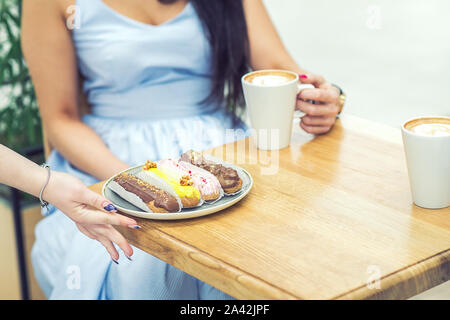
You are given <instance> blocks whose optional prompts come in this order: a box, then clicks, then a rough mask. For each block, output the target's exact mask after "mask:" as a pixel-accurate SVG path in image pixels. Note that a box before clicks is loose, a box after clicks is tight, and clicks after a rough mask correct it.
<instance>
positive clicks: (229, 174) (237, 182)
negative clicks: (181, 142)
mask: <svg viewBox="0 0 450 320" xmlns="http://www.w3.org/2000/svg"><path fill="white" fill-rule="evenodd" d="M180 160H181V161H185V162H188V163H191V164H193V165H195V166H197V167H200V168H202V169H203V170H206V171H208V172H210V173H212V174H213V175H214V176H215V177H216V178H217V179H218V180H219V182H220V185H221V187H222V189H223V191H224V192H225V194H233V193H236V192H238V191H239V190H241V188H242V179H241V178H240V177H239V175H238V173H237V171H236V170H235V169H233V168H230V167H226V166H224V165H222V164H220V163H216V162H214V161H212V160H207V159H205V157H204V156H203V155H202V154H201V153H200V152H196V151H193V150H190V151H188V152H185V153H184V154H183V155H182V156H181V159H180Z"/></svg>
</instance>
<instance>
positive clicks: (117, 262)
mask: <svg viewBox="0 0 450 320" xmlns="http://www.w3.org/2000/svg"><path fill="white" fill-rule="evenodd" d="M111 260H112V261H113V262H114V263H115V264H119V261H117V260H114V259H113V258H111Z"/></svg>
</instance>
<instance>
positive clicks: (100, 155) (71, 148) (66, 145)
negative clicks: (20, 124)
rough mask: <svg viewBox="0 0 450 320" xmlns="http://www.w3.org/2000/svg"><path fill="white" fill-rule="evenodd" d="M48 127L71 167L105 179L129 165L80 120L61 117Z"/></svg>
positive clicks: (55, 143) (54, 145)
mask: <svg viewBox="0 0 450 320" xmlns="http://www.w3.org/2000/svg"><path fill="white" fill-rule="evenodd" d="M49 123H51V125H49V126H47V127H46V129H47V134H48V137H49V140H50V143H51V144H52V146H53V147H55V148H56V149H57V150H58V151H59V152H60V153H61V154H62V155H63V156H64V157H65V158H66V159H67V160H68V161H69V162H70V163H71V164H73V165H74V166H76V167H77V168H79V169H81V170H82V171H84V172H86V173H88V174H90V175H92V176H94V177H96V178H97V179H99V180H105V179H107V178H109V177H110V176H112V175H114V174H116V173H117V172H120V171H122V170H125V169H126V168H128V167H129V166H128V165H127V164H126V163H124V162H122V161H121V160H120V159H118V158H117V157H116V156H115V155H114V154H113V153H112V152H111V151H110V150H109V149H108V147H107V146H106V145H105V143H104V142H103V140H102V139H101V138H100V136H99V135H98V134H97V133H96V132H95V131H94V130H92V129H91V128H90V127H89V126H87V125H86V124H84V123H83V122H81V121H80V120H78V119H73V118H70V117H64V116H58V118H55V119H54V120H53V121H49Z"/></svg>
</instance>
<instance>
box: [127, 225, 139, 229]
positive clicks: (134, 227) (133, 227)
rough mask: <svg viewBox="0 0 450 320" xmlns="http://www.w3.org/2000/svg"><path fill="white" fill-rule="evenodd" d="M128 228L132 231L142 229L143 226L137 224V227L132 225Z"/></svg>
mask: <svg viewBox="0 0 450 320" xmlns="http://www.w3.org/2000/svg"><path fill="white" fill-rule="evenodd" d="M128 228H131V229H141V226H138V225H137V224H135V225H130V226H128Z"/></svg>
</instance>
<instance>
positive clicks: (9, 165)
mask: <svg viewBox="0 0 450 320" xmlns="http://www.w3.org/2000/svg"><path fill="white" fill-rule="evenodd" d="M46 178H47V173H46V169H44V168H42V167H40V166H38V165H37V164H35V163H34V162H32V161H30V160H28V159H26V158H24V157H23V156H21V155H19V154H18V153H16V152H14V151H12V150H10V149H8V148H6V147H5V146H3V145H1V144H0V183H2V184H6V185H8V186H11V187H14V188H16V189H20V190H22V191H24V192H27V193H29V194H31V195H33V196H35V197H39V193H40V190H41V188H42V186H43V185H44V183H45V179H46Z"/></svg>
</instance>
